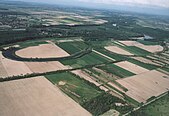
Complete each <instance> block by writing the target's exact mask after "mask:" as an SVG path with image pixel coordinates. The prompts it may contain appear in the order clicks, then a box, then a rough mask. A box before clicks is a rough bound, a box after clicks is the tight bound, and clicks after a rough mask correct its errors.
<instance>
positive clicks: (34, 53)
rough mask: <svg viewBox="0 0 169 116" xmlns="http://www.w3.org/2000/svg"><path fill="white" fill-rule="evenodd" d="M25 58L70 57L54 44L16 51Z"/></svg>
mask: <svg viewBox="0 0 169 116" xmlns="http://www.w3.org/2000/svg"><path fill="white" fill-rule="evenodd" d="M16 55H18V56H20V57H23V58H57V57H66V56H69V54H68V53H67V52H65V51H64V50H62V49H61V48H60V47H58V46H56V45H53V44H42V45H39V46H34V47H28V48H25V49H21V50H18V51H16Z"/></svg>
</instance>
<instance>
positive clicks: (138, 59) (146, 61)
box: [133, 57, 160, 66]
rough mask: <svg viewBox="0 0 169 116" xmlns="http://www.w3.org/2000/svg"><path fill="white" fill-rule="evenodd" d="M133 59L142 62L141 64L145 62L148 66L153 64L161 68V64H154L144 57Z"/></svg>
mask: <svg viewBox="0 0 169 116" xmlns="http://www.w3.org/2000/svg"><path fill="white" fill-rule="evenodd" d="M133 59H135V60H137V61H140V62H143V63H146V64H152V65H157V66H160V65H159V64H157V63H155V62H153V61H151V60H149V59H146V58H143V57H133Z"/></svg>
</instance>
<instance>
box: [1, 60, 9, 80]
mask: <svg viewBox="0 0 169 116" xmlns="http://www.w3.org/2000/svg"><path fill="white" fill-rule="evenodd" d="M7 76H8V74H7V72H6V70H5V68H4V66H3V64H2V62H1V60H0V78H1V77H7Z"/></svg>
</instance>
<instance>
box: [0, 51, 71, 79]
mask: <svg viewBox="0 0 169 116" xmlns="http://www.w3.org/2000/svg"><path fill="white" fill-rule="evenodd" d="M0 64H1V65H0V71H1V72H2V73H1V74H0V75H2V77H3V78H5V77H8V76H18V75H26V74H31V73H44V72H50V71H57V70H64V69H68V67H66V66H64V65H63V64H61V63H60V62H58V61H53V62H21V61H14V60H10V59H7V58H4V57H3V56H2V54H0Z"/></svg>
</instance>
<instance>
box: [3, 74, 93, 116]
mask: <svg viewBox="0 0 169 116" xmlns="http://www.w3.org/2000/svg"><path fill="white" fill-rule="evenodd" d="M11 88H12V89H11ZM0 98H1V101H0V103H1V104H3V105H1V108H0V115H1V116H3V115H4V116H10V115H17V116H23V115H25V116H29V115H32V114H36V115H41V116H46V115H51V116H54V115H56V114H57V115H66V116H68V115H74V116H75V115H77V116H79V114H81V115H82V116H90V115H91V114H90V113H89V112H87V111H86V110H84V109H83V108H82V107H81V106H80V105H78V104H77V103H76V102H75V101H73V100H72V99H70V98H69V97H68V96H65V94H64V93H62V92H61V91H60V90H59V89H58V88H57V87H55V86H53V85H52V84H51V83H50V82H49V81H48V80H47V79H45V78H44V77H35V78H33V79H24V80H19V81H18V80H16V81H12V82H5V83H0ZM40 104H41V105H40ZM9 107H11V108H10V109H9ZM77 112H79V114H77Z"/></svg>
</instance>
